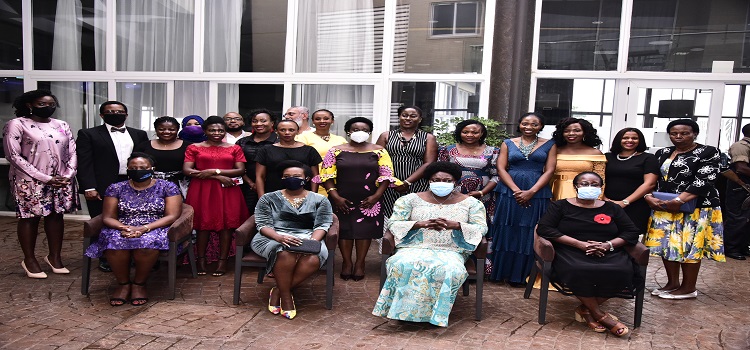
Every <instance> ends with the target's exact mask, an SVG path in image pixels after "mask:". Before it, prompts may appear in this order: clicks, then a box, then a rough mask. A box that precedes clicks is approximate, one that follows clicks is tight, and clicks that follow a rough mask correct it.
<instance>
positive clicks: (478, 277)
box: [380, 231, 487, 321]
mask: <svg viewBox="0 0 750 350" xmlns="http://www.w3.org/2000/svg"><path fill="white" fill-rule="evenodd" d="M395 251H396V239H395V237H393V234H392V233H391V231H386V232H385V233H384V234H383V248H382V253H381V262H380V289H383V285H384V284H385V279H386V277H387V276H388V271H387V269H386V267H385V262H386V260H388V258H390V257H391V256H392V255H393V254H394V253H395ZM474 257H476V258H477V263H476V264H472V262H473V261H472V260H471V258H469V259H467V260H466V272H468V273H469V277H468V278H467V279H466V281H465V282H464V284H463V286H462V289H463V294H464V296H467V295H469V281H475V282H476V285H477V287H476V289H477V295H476V299H475V300H476V301H475V303H476V304H475V315H474V316H475V318H476V320H477V321H481V320H482V294H483V292H484V270H485V260H486V259H487V239H486V238H484V237H482V241H481V242H480V243H479V245H478V246H477V248H476V249H474Z"/></svg>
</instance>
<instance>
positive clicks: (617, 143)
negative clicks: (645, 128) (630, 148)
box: [609, 128, 648, 154]
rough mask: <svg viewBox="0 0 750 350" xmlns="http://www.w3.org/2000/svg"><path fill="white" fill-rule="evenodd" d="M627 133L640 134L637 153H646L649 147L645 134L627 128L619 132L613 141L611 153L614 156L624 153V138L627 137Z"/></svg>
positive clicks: (636, 148)
mask: <svg viewBox="0 0 750 350" xmlns="http://www.w3.org/2000/svg"><path fill="white" fill-rule="evenodd" d="M626 132H634V133H636V134H638V146H636V147H635V151H636V152H646V150H647V149H648V145H646V138H645V137H644V136H643V133H642V132H641V131H640V130H638V128H625V129H622V130H620V131H618V132H617V134H616V135H615V137H614V138H613V139H612V147H610V148H609V151H610V152H612V154H619V153H620V152H622V137H623V136H625V133H626Z"/></svg>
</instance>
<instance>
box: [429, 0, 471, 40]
mask: <svg viewBox="0 0 750 350" xmlns="http://www.w3.org/2000/svg"><path fill="white" fill-rule="evenodd" d="M459 4H474V5H475V6H476V12H475V16H474V32H473V33H456V16H457V12H458V11H457V9H458V5H459ZM444 5H452V6H453V21H452V22H453V23H452V27H451V29H452V32H453V33H451V34H435V23H436V22H437V21H436V20H435V9H436V8H437V7H438V6H444ZM481 16H482V1H479V0H470V1H438V2H432V3H430V20H429V21H428V23H429V26H428V28H429V33H430V34H429V35H428V38H430V39H445V38H457V37H460V38H465V37H477V36H481V35H482V31H481V28H480V23H481Z"/></svg>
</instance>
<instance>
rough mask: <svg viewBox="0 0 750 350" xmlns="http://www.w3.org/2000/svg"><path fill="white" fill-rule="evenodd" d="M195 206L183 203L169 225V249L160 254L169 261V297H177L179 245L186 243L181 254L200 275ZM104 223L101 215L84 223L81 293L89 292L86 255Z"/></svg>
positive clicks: (89, 261)
mask: <svg viewBox="0 0 750 350" xmlns="http://www.w3.org/2000/svg"><path fill="white" fill-rule="evenodd" d="M194 214H195V213H194V211H193V207H191V206H190V205H187V204H184V203H183V204H182V214H180V217H179V218H177V220H176V221H175V222H173V223H172V225H171V226H169V231H167V236H168V237H169V250H168V251H167V252H162V253H160V254H159V261H166V262H167V263H168V265H169V266H168V271H169V272H168V273H169V277H168V278H169V299H170V300H172V299H174V297H175V285H176V279H177V257H178V255H177V247H179V246H180V245H185V248H184V249H183V250H182V252H180V255H182V254H184V253H187V254H188V260H189V261H190V268H191V270H192V273H193V278H196V277H198V270H197V267H196V265H195V253H194V252H193V242H192V238H193V236H192V234H191V233H192V232H193V216H194ZM103 225H104V223H103V222H102V216H101V215H99V216H97V217H94V218H92V219H90V220H88V221H86V222H84V223H83V268H82V269H81V274H82V275H81V294H83V295H86V294H89V278H90V275H91V258H89V257H88V256H86V249H87V248H88V247H89V246H90V245H91V243H92V242H94V241H96V240H98V239H99V232H101V230H102V227H103Z"/></svg>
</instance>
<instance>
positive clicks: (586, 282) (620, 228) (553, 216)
mask: <svg viewBox="0 0 750 350" xmlns="http://www.w3.org/2000/svg"><path fill="white" fill-rule="evenodd" d="M602 186H604V181H603V180H602V178H601V176H599V175H598V174H597V173H594V172H588V171H587V172H582V173H580V174H578V175H576V176H575V178H573V187H574V188H575V191H576V193H577V195H576V197H575V198H567V199H561V200H558V201H555V202H552V203H550V205H549V208H548V209H547V212H546V213H545V214H544V216H542V218H541V219H539V223H538V226H537V234H538V235H539V236H540V237H544V238H546V239H549V240H550V241H552V245H553V246H554V247H555V260H554V261H553V262H552V275H551V276H550V277H551V282H552V285H553V286H555V288H557V290H558V291H560V292H562V293H563V294H565V295H574V296H575V297H576V298H578V299H579V300H580V301H581V305H579V306H578V307H577V308H576V310H575V314H576V315H575V317H576V320H577V321H579V322H586V323H587V324H588V326H589V327H590V328H591V329H593V330H594V331H595V332H598V333H601V332H605V331H607V329H609V331H610V332H612V334H614V335H616V336H618V337H621V336H623V335H626V334H628V332H629V330H628V327H625V325H623V324H622V323H620V322H619V321H618V320H617V318H616V317H614V316H612V315H611V314H609V313H607V312H605V311H604V310H602V309H601V307H600V305H601V304H602V303H604V302H605V301H606V300H607V299H609V298H612V297H620V298H632V297H633V296H634V295H635V286H637V285H638V284H637V283H638V281H636V279H637V278H640V274H639V273H638V272H637V271H638V270H637V269H638V267H637V265H636V263H635V261H633V260H632V259H631V258H630V255H628V253H627V252H626V251H625V250H624V249H623V247H624V246H626V245H634V244H636V243H637V242H638V233H639V231H638V229H637V228H636V226H635V225H634V224H633V222H632V221H630V218H629V217H628V215H627V214H626V213H625V211H624V210H623V209H622V208H621V207H620V206H619V205H617V204H615V203H612V202H605V201H602V200H599V199H598V198H599V197H600V196H601V194H602Z"/></svg>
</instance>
